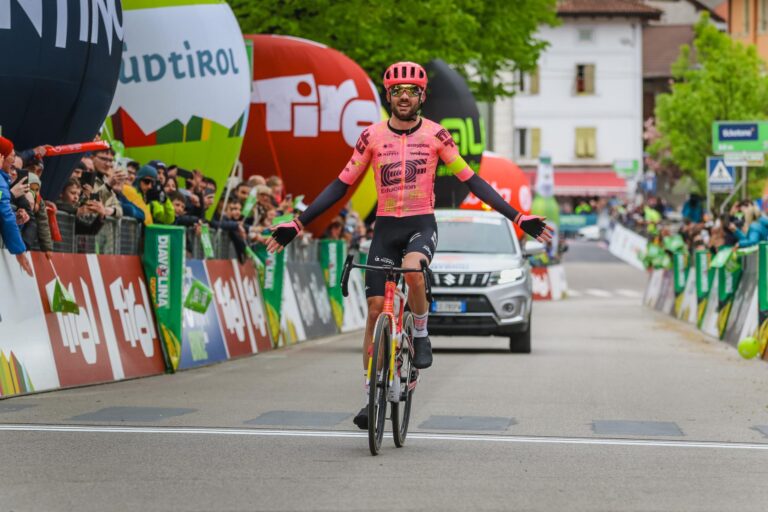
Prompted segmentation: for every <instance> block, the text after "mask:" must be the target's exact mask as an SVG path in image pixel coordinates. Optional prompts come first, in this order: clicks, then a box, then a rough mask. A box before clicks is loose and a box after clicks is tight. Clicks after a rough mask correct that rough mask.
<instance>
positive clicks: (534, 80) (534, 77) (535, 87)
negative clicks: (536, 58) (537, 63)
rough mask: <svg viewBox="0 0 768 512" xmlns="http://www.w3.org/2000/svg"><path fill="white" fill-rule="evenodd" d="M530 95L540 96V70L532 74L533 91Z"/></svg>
mask: <svg viewBox="0 0 768 512" xmlns="http://www.w3.org/2000/svg"><path fill="white" fill-rule="evenodd" d="M530 94H539V68H536V70H535V71H534V72H533V73H531V90H530Z"/></svg>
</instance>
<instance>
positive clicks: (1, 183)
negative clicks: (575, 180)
mask: <svg viewBox="0 0 768 512" xmlns="http://www.w3.org/2000/svg"><path fill="white" fill-rule="evenodd" d="M6 158H12V159H15V154H14V151H13V143H12V142H11V141H10V140H8V139H6V138H4V137H0V235H2V238H3V243H4V244H5V246H6V247H7V248H8V250H9V251H10V252H11V254H13V255H15V256H16V261H18V263H19V265H20V266H21V268H22V270H24V272H26V273H27V274H29V276H30V277H31V276H32V265H31V264H30V262H29V260H28V259H27V253H26V246H25V245H24V241H23V240H22V239H21V232H20V231H19V226H18V225H17V224H16V217H15V215H14V214H13V209H12V208H11V189H10V185H11V177H10V176H9V175H8V173H6V172H5V169H2V167H3V166H4V164H5V159H6Z"/></svg>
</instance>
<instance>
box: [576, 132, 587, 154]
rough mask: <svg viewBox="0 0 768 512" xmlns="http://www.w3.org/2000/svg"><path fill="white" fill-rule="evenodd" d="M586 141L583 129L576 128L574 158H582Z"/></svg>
mask: <svg viewBox="0 0 768 512" xmlns="http://www.w3.org/2000/svg"><path fill="white" fill-rule="evenodd" d="M586 149H587V148H586V141H585V138H584V129H583V128H576V158H584V154H585V153H586Z"/></svg>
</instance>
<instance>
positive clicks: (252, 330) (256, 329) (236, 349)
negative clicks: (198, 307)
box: [205, 260, 271, 359]
mask: <svg viewBox="0 0 768 512" xmlns="http://www.w3.org/2000/svg"><path fill="white" fill-rule="evenodd" d="M205 268H206V270H207V271H208V278H209V280H210V285H211V288H212V289H213V301H214V304H215V305H216V312H217V313H218V317H219V325H220V326H221V332H222V334H223V336H224V343H225V344H226V346H227V354H228V356H229V358H230V359H231V358H235V357H240V356H245V355H250V354H255V353H257V352H259V350H268V349H269V348H270V345H271V343H270V341H269V332H268V329H267V316H266V314H265V311H264V305H263V303H262V298H261V293H260V290H259V279H258V276H257V275H256V271H255V269H254V267H253V265H252V264H250V263H248V264H247V265H243V266H241V265H240V264H239V263H238V262H237V261H236V260H206V261H205Z"/></svg>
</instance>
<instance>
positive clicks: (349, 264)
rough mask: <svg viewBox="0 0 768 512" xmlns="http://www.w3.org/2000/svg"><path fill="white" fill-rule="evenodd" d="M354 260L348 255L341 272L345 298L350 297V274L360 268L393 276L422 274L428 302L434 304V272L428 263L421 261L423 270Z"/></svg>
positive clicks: (342, 289) (342, 291) (342, 292)
mask: <svg viewBox="0 0 768 512" xmlns="http://www.w3.org/2000/svg"><path fill="white" fill-rule="evenodd" d="M353 260H354V255H352V254H349V255H347V259H346V260H345V261H344V268H343V270H342V272H341V294H342V295H343V296H344V297H347V296H349V273H350V272H351V271H352V269H353V268H359V269H362V270H370V271H372V272H390V273H393V274H408V273H413V272H420V273H422V274H423V275H424V292H425V293H426V295H427V301H428V302H430V303H431V302H432V270H430V268H429V265H428V264H427V262H426V261H424V260H421V268H401V267H391V266H388V265H382V266H374V265H361V264H360V263H354V261H353Z"/></svg>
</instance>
